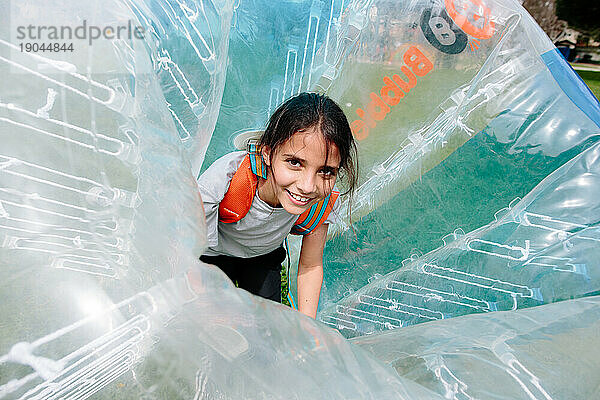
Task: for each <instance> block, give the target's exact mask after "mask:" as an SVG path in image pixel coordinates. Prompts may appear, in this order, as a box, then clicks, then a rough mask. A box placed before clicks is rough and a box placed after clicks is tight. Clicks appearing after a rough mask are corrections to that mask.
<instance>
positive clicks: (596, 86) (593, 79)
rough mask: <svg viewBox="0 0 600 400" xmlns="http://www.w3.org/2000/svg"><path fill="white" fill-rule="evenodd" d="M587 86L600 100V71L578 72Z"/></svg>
mask: <svg viewBox="0 0 600 400" xmlns="http://www.w3.org/2000/svg"><path fill="white" fill-rule="evenodd" d="M576 72H577V73H578V74H579V76H580V77H581V79H583V80H584V82H585V83H586V85H588V86H589V88H590V89H591V90H592V93H594V96H596V98H597V99H600V71H576Z"/></svg>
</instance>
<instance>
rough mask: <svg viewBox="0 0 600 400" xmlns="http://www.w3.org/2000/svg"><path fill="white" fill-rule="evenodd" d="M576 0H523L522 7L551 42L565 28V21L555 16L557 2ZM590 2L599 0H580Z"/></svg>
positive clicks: (563, 31) (561, 34)
mask: <svg viewBox="0 0 600 400" xmlns="http://www.w3.org/2000/svg"><path fill="white" fill-rule="evenodd" d="M571 1H577V0H524V1H523V7H525V9H526V10H527V11H528V12H529V14H531V16H532V17H533V18H534V19H535V21H536V22H537V23H538V25H539V26H540V27H541V28H542V29H543V30H544V32H546V35H548V37H550V40H552V42H556V41H558V40H560V39H561V37H562V36H563V35H564V34H565V32H566V29H567V26H568V25H567V22H566V21H564V20H562V19H558V17H557V16H556V10H557V2H558V3H561V2H565V3H570V2H571ZM581 1H582V2H586V1H587V2H590V3H591V2H592V1H599V0H581Z"/></svg>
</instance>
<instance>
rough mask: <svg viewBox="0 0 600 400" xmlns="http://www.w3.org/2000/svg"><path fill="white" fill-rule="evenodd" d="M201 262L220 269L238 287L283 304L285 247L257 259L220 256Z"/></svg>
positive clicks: (205, 257) (204, 257) (205, 258)
mask: <svg viewBox="0 0 600 400" xmlns="http://www.w3.org/2000/svg"><path fill="white" fill-rule="evenodd" d="M200 260H202V261H204V262H205V263H207V264H213V265H216V266H217V267H219V268H220V269H221V270H222V271H223V272H225V274H227V276H228V277H229V279H231V280H232V281H233V283H237V285H238V287H240V288H242V289H245V290H247V291H249V292H250V293H252V294H255V295H257V296H261V297H264V298H265V299H269V300H273V301H276V302H278V303H281V263H282V262H283V260H285V250H284V248H283V246H281V247H279V248H277V249H276V250H273V251H272V252H270V253H268V254H264V255H262V256H257V257H250V258H240V257H231V256H225V255H220V256H202V257H200Z"/></svg>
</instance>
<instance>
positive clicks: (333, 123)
mask: <svg viewBox="0 0 600 400" xmlns="http://www.w3.org/2000/svg"><path fill="white" fill-rule="evenodd" d="M312 128H318V129H319V130H320V131H321V133H322V135H323V138H324V139H325V146H326V149H325V150H326V152H325V154H326V155H327V156H328V155H329V146H331V145H332V144H333V145H334V146H335V147H337V149H338V151H339V153H340V160H341V162H340V169H341V170H343V172H344V173H343V174H341V176H340V178H341V179H342V182H343V186H344V187H345V188H346V191H345V192H344V194H350V196H351V197H352V194H353V193H354V189H355V187H356V184H357V181H358V155H357V149H356V143H355V141H354V137H353V136H352V131H351V130H350V125H349V124H348V119H347V118H346V115H345V114H344V112H343V111H342V109H341V108H340V107H339V106H338V105H337V104H336V103H335V102H334V101H333V100H331V99H330V98H329V97H327V96H325V95H323V94H318V93H300V94H299V95H297V96H295V97H292V98H291V99H289V100H287V101H286V102H285V103H283V104H282V105H281V106H279V108H278V109H277V110H276V111H275V112H274V113H273V115H272V116H271V119H270V120H269V125H268V126H267V129H266V130H265V132H264V133H263V135H262V136H261V138H260V139H259V142H258V145H259V146H261V147H264V146H267V147H268V148H269V149H271V151H270V157H271V158H272V157H273V154H274V153H275V150H276V149H277V148H278V147H279V146H281V145H282V144H284V143H285V142H286V141H288V140H289V139H290V138H291V137H292V135H294V133H296V132H298V131H305V130H309V129H312ZM327 156H326V157H327ZM271 161H272V160H271ZM269 164H271V165H272V162H271V163H269Z"/></svg>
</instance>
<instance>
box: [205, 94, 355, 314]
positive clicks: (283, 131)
mask: <svg viewBox="0 0 600 400" xmlns="http://www.w3.org/2000/svg"><path fill="white" fill-rule="evenodd" d="M340 175H342V176H344V177H345V178H346V180H347V182H346V187H347V188H348V191H347V192H346V193H345V194H351V193H352V191H353V189H354V186H355V184H356V179H357V167H356V144H355V142H354V139H353V137H352V133H351V131H350V126H349V124H348V120H347V119H346V116H345V115H344V113H343V111H342V110H341V109H340V107H339V106H338V105H337V104H336V103H335V102H334V101H333V100H331V99H329V98H328V97H326V96H324V95H320V94H315V93H301V94H299V95H298V96H296V97H293V98H291V99H289V100H288V101H286V102H285V103H284V104H283V105H281V106H280V107H279V108H278V109H277V111H275V113H274V114H273V115H272V116H271V119H270V121H269V124H268V126H267V129H266V130H265V132H264V133H263V135H262V136H261V138H260V139H259V140H258V143H256V144H251V145H249V146H248V152H242V151H240V152H234V153H230V154H227V155H225V156H223V157H221V158H220V159H218V160H217V161H215V162H214V163H213V164H212V165H211V166H210V167H209V168H208V169H207V170H206V171H205V172H204V173H203V174H202V175H201V176H200V178H199V179H198V186H199V189H200V194H201V196H202V201H203V204H204V210H205V213H206V221H207V226H208V244H209V248H208V250H207V251H206V252H205V254H204V255H203V256H202V257H201V260H202V261H204V262H206V263H209V264H214V265H217V266H218V267H219V268H221V269H222V270H223V271H224V272H225V273H226V274H227V276H228V277H229V278H230V279H231V280H232V281H233V282H235V283H237V285H238V286H239V287H240V288H243V289H246V290H248V291H249V292H251V293H253V294H256V295H259V296H262V297H265V298H267V299H270V300H273V301H277V302H279V301H281V276H280V274H281V263H282V262H283V260H284V259H285V250H284V249H283V242H284V240H285V238H286V237H287V235H288V234H289V233H293V234H298V235H303V238H302V248H301V250H300V259H299V264H298V310H299V311H300V312H302V313H304V314H306V315H308V316H311V317H313V318H314V317H315V316H316V313H317V305H318V302H319V294H320V291H321V285H322V283H323V248H324V246H325V240H326V237H327V228H328V225H329V223H333V222H334V221H336V220H337V218H338V215H337V209H338V202H339V200H338V195H339V193H338V192H336V191H334V190H333V188H334V184H335V182H336V180H337V179H338V176H340Z"/></svg>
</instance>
